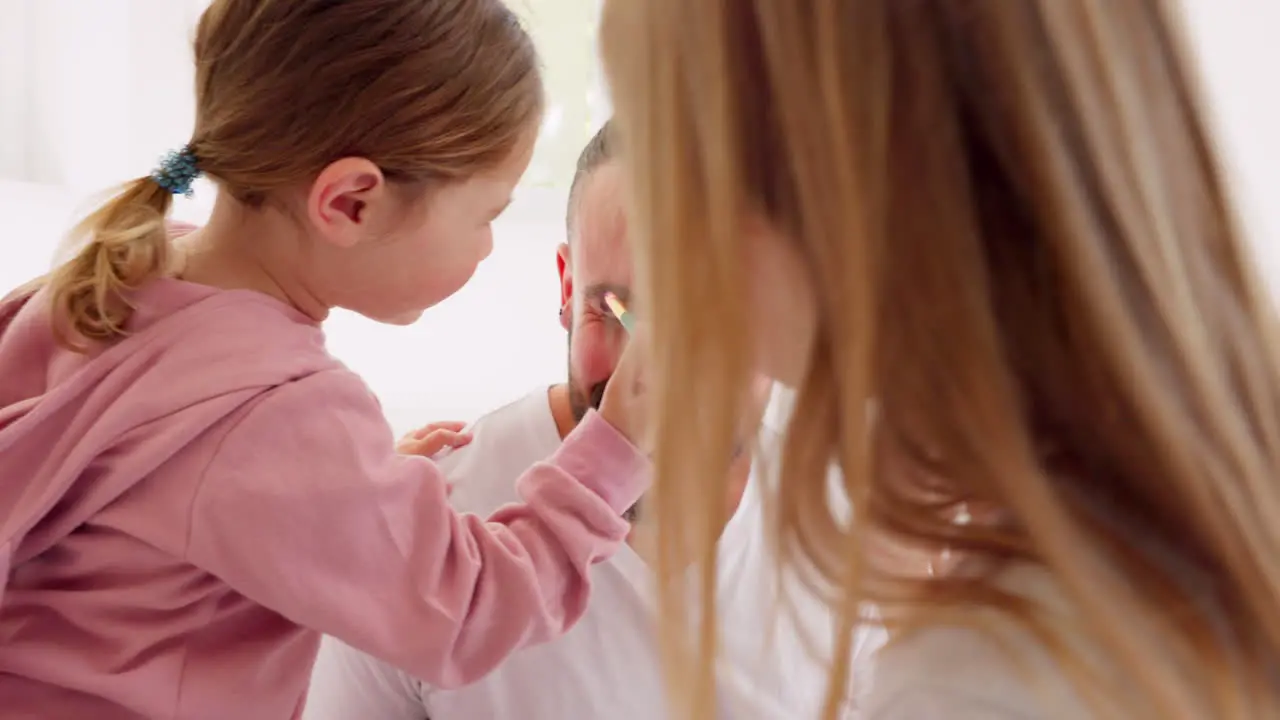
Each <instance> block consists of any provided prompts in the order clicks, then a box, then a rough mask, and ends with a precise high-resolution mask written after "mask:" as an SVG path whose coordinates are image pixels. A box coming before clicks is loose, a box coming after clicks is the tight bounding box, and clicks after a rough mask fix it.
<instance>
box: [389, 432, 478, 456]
mask: <svg viewBox="0 0 1280 720" xmlns="http://www.w3.org/2000/svg"><path fill="white" fill-rule="evenodd" d="M469 442H471V435H470V434H469V433H461V432H457V431H454V430H435V431H432V432H431V433H429V434H428V435H427V436H426V437H422V438H405V439H404V440H403V441H401V443H400V445H399V446H398V447H397V448H396V449H397V450H398V451H399V452H400V453H401V454H403V455H421V456H423V457H431V456H432V455H435V454H436V453H438V452H440V451H441V450H443V449H445V448H459V447H462V446H463V445H466V444H467V443H469Z"/></svg>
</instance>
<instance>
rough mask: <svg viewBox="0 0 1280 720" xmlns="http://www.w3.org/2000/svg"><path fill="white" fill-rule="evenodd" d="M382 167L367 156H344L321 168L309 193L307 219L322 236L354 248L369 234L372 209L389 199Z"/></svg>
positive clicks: (339, 245)
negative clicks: (366, 157) (365, 157)
mask: <svg viewBox="0 0 1280 720" xmlns="http://www.w3.org/2000/svg"><path fill="white" fill-rule="evenodd" d="M386 188H387V183H386V179H385V178H383V176H382V170H381V169H379V168H378V166H377V165H374V164H373V163H372V162H370V161H368V160H366V159H364V158H343V159H341V160H337V161H335V162H333V163H330V164H329V165H328V166H327V167H325V169H323V170H321V171H320V174H319V175H317V176H316V180H315V182H314V183H312V185H311V192H310V193H309V194H308V195H307V218H308V219H309V220H310V221H311V224H312V225H313V226H314V227H315V229H316V230H317V232H318V233H319V234H320V236H321V237H323V238H324V239H326V240H328V241H329V242H331V243H333V244H334V245H337V246H338V247H351V246H353V245H355V244H356V243H358V242H360V241H361V240H363V239H364V238H366V237H368V235H369V224H370V221H371V218H370V216H371V214H372V213H371V209H373V208H375V207H376V209H378V210H381V207H378V206H380V205H381V204H383V203H385V201H386Z"/></svg>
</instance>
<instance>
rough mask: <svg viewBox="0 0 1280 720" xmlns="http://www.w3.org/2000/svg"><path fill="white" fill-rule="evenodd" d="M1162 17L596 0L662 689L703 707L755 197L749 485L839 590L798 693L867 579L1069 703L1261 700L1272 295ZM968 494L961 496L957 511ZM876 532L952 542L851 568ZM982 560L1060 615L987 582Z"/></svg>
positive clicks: (866, 593)
mask: <svg viewBox="0 0 1280 720" xmlns="http://www.w3.org/2000/svg"><path fill="white" fill-rule="evenodd" d="M1179 20H1180V18H1178V17H1177V13H1176V12H1175V8H1174V7H1173V6H1172V5H1171V4H1170V3H1167V2H1159V1H1157V0H968V1H961V0H755V1H754V2H745V3H730V2H715V1H707V2H693V3H690V2H687V0H642V1H641V0H611V1H610V2H609V3H608V6H607V8H606V10H605V15H604V21H603V28H602V35H603V40H602V42H603V54H604V59H605V63H606V67H607V72H608V75H609V79H610V81H611V84H612V89H613V92H614V103H615V110H616V113H617V115H616V122H617V129H618V132H619V140H620V146H621V148H622V156H623V158H624V162H625V164H627V166H628V168H629V172H630V176H631V177H630V179H629V182H630V183H631V190H632V193H633V202H634V207H633V211H634V217H633V218H632V221H631V222H632V233H633V237H634V238H635V246H636V248H637V252H638V255H639V257H638V268H637V269H638V272H639V276H640V278H639V279H640V281H641V284H640V287H641V290H642V293H641V296H640V297H641V299H642V300H641V301H642V302H644V303H645V304H646V307H647V310H648V313H649V314H650V316H651V318H652V345H653V349H652V353H653V358H652V359H653V393H654V396H655V398H656V403H657V409H656V415H655V429H656V442H657V447H656V455H655V462H656V471H657V484H656V487H655V489H654V492H653V498H652V504H651V506H652V508H653V511H654V513H655V515H656V518H657V523H658V530H657V538H658V544H659V547H658V550H657V553H658V558H657V569H658V573H659V576H660V581H661V598H662V603H661V604H662V610H663V613H664V625H663V634H664V640H665V643H664V645H665V650H666V652H667V654H668V657H669V659H670V660H671V661H672V662H671V664H670V676H669V677H670V681H671V683H672V686H673V695H674V696H675V697H677V698H680V699H681V700H682V702H684V703H686V705H687V707H688V708H690V709H691V710H692V716H693V717H699V718H702V717H710V716H711V715H710V709H711V707H712V705H713V703H714V700H713V697H714V696H713V692H712V688H711V677H712V674H711V660H712V656H713V653H714V642H713V640H714V638H715V632H716V631H715V627H714V626H715V623H714V619H715V617H716V612H715V604H714V598H715V596H714V593H712V592H711V588H712V579H713V573H714V555H713V547H714V543H715V540H716V535H717V532H716V530H717V528H718V527H719V526H718V521H719V518H717V517H715V516H716V515H717V514H718V513H722V512H723V510H722V508H721V507H720V506H719V505H718V501H719V499H720V498H722V497H723V494H722V491H721V488H719V487H716V486H715V485H716V481H715V479H716V478H721V477H723V476H724V472H723V468H724V465H725V460H724V459H725V458H726V457H728V455H729V453H728V448H729V444H730V437H731V433H732V429H733V418H734V417H735V416H736V414H737V413H738V412H739V411H740V410H741V400H740V398H741V392H740V388H741V387H742V386H743V384H744V383H745V382H746V379H747V377H748V373H749V370H750V368H749V367H748V365H749V362H750V360H749V356H750V354H751V348H752V341H751V337H750V332H751V330H750V318H748V317H745V307H747V304H746V302H745V301H746V299H747V297H748V290H749V288H748V287H747V282H748V278H749V275H748V272H747V270H748V268H747V264H746V261H745V260H744V258H743V256H744V254H745V243H744V241H743V237H744V235H745V233H744V230H745V229H746V228H745V226H744V224H745V222H746V221H745V218H747V217H749V216H750V214H751V213H753V212H762V213H763V214H764V215H765V216H766V217H767V218H768V219H769V221H770V222H771V223H772V224H774V225H775V226H776V227H777V228H779V229H780V230H781V231H782V232H783V233H784V234H785V236H786V237H787V238H788V241H789V242H790V243H792V245H793V247H794V249H795V251H796V252H797V253H798V254H799V255H800V257H801V258H802V259H803V261H804V263H805V265H806V269H807V272H808V275H809V280H810V282H811V286H812V288H813V292H814V295H815V297H816V300H817V312H818V328H817V334H816V339H815V343H814V345H813V347H812V350H811V354H810V356H809V357H808V372H807V373H806V375H805V377H804V379H803V381H802V382H801V383H800V384H799V386H798V388H797V393H796V402H795V407H794V413H793V415H792V417H791V419H790V424H789V427H788V433H787V440H786V446H785V456H784V460H783V468H782V471H781V479H780V486H779V488H778V490H777V491H776V493H774V494H773V495H772V497H771V498H770V503H771V508H772V511H773V513H774V515H775V518H776V520H777V527H776V537H775V540H776V541H777V543H778V547H779V558H780V563H782V565H784V566H787V567H788V568H800V569H802V570H807V572H806V573H805V577H807V578H808V579H809V581H810V583H811V585H812V586H813V589H815V590H816V591H817V592H819V593H820V595H821V596H822V597H823V598H824V599H825V600H826V602H827V603H828V604H829V605H830V606H831V607H832V609H833V610H834V611H835V612H836V613H838V615H839V618H840V620H841V632H840V633H839V635H838V637H837V641H838V647H837V652H836V657H835V662H834V664H833V667H832V668H831V678H832V685H831V693H830V696H829V698H828V706H827V715H828V717H831V716H833V715H834V712H835V704H836V702H837V701H838V699H839V698H840V697H841V695H842V694H843V690H844V687H843V686H844V684H845V682H846V678H847V677H848V675H849V670H850V667H849V655H850V643H851V635H852V631H853V630H854V629H855V628H856V627H857V626H858V624H859V622H860V617H859V613H860V608H863V607H865V606H866V605H865V603H867V602H873V603H876V604H877V606H878V608H879V611H880V614H881V616H882V619H883V622H884V624H885V625H886V626H887V627H888V628H889V629H890V631H891V632H892V633H893V635H894V637H901V636H902V635H903V634H905V633H908V632H910V631H913V630H918V629H921V628H925V627H930V626H937V625H942V624H947V625H965V626H977V627H979V628H985V629H987V630H994V629H996V628H997V626H998V624H999V623H996V624H993V622H992V620H993V619H995V620H998V621H1000V622H1005V621H1009V620H1012V621H1014V623H1015V627H1019V628H1021V629H1022V630H1024V631H1026V632H1027V633H1028V634H1029V637H1031V638H1034V639H1035V641H1036V642H1038V643H1039V644H1040V645H1042V646H1043V647H1044V648H1045V649H1046V650H1047V651H1048V652H1049V653H1050V655H1051V656H1052V657H1053V658H1054V659H1055V660H1056V661H1057V662H1058V663H1059V664H1060V666H1061V667H1062V668H1063V670H1064V671H1065V672H1066V673H1067V675H1068V677H1069V678H1071V679H1072V680H1073V681H1074V683H1075V685H1076V687H1077V688H1078V689H1079V690H1080V691H1081V692H1082V694H1083V695H1084V697H1085V698H1086V699H1087V700H1088V701H1089V702H1090V703H1091V704H1092V705H1093V707H1094V708H1096V709H1097V710H1098V712H1099V713H1100V714H1112V713H1114V714H1115V715H1118V716H1125V717H1162V718H1192V717H1196V718H1203V717H1214V718H1259V717H1272V716H1276V714H1277V713H1280V704H1278V702H1277V698H1276V690H1275V686H1274V684H1273V683H1272V680H1273V679H1274V676H1273V675H1271V674H1270V673H1271V672H1272V671H1273V670H1274V669H1275V666H1274V662H1275V660H1276V657H1277V648H1280V611H1278V608H1280V565H1278V563H1280V533H1278V532H1277V527H1280V482H1277V474H1276V473H1277V469H1278V468H1280V462H1278V460H1280V455H1278V454H1280V412H1278V410H1280V407H1278V402H1280V384H1278V383H1277V367H1278V365H1277V343H1276V338H1275V333H1274V328H1275V317H1274V316H1273V310H1272V306H1271V304H1270V299H1269V298H1268V297H1267V295H1266V293H1265V292H1264V289H1263V285H1262V284H1261V283H1260V282H1259V279H1258V278H1257V277H1255V275H1254V271H1253V269H1252V268H1251V264H1250V261H1249V257H1248V253H1247V249H1246V241H1245V239H1244V238H1243V237H1242V235H1241V232H1240V230H1239V229H1238V227H1237V223H1236V220H1235V218H1234V216H1233V211H1232V208H1231V207H1230V203H1229V201H1228V198H1227V192H1226V189H1225V182H1224V180H1223V175H1222V169H1221V166H1220V163H1219V161H1218V160H1217V158H1216V157H1215V152H1214V148H1213V146H1212V142H1211V138H1210V136H1209V133H1208V131H1207V129H1206V120H1205V117H1204V112H1203V110H1202V108H1201V101H1200V99H1199V94H1198V92H1197V88H1196V87H1195V82H1193V73H1192V67H1191V63H1190V62H1189V60H1188V57H1189V55H1188V52H1187V50H1186V48H1185V40H1184V38H1183V36H1182V32H1181V28H1180V27H1179V25H1178V22H1179ZM873 400H874V407H875V408H876V409H877V412H876V413H875V414H874V426H873V425H872V419H871V417H870V416H869V413H868V412H867V408H868V407H869V406H872V401H873ZM830 462H835V463H836V464H837V465H838V467H839V469H840V471H841V472H842V475H843V492H844V494H845V495H847V497H848V499H849V500H851V501H852V507H853V518H852V522H848V521H847V518H844V517H841V516H840V513H839V512H837V511H836V510H835V509H833V505H832V501H831V497H830V495H829V492H828V490H829V487H828V484H827V481H826V470H827V468H828V465H829V463H830ZM966 506H967V507H970V508H986V509H987V510H989V512H986V513H979V514H977V515H976V516H977V517H982V518H985V521H981V522H972V523H968V524H960V523H957V522H955V521H954V519H955V517H956V513H957V512H958V511H959V509H961V508H963V507H966ZM882 540H883V541H887V542H888V543H890V544H892V545H894V546H897V547H903V548H906V549H909V550H911V551H913V552H920V553H924V554H925V555H926V556H935V555H939V556H941V555H943V554H945V553H948V552H949V553H954V554H956V555H957V556H960V557H964V558H966V559H967V560H970V561H973V567H974V568H976V569H975V570H971V571H969V572H966V573H964V574H959V573H953V574H945V573H944V574H941V575H939V576H937V577H928V576H926V575H922V574H920V573H917V572H914V571H913V570H912V569H911V568H908V567H906V566H904V565H900V564H895V563H889V562H876V561H875V558H876V557H877V554H876V553H873V552H871V551H870V547H871V545H872V544H873V543H874V542H879V541H882ZM691 559H692V560H696V561H698V562H699V563H700V564H701V568H702V572H701V582H700V583H698V588H694V589H695V590H698V589H699V588H700V592H698V595H699V596H700V598H701V604H700V606H698V607H697V608H696V609H695V610H694V611H693V612H692V615H691V613H690V608H689V607H688V605H687V602H686V600H687V598H688V597H689V594H688V592H689V590H690V588H688V587H685V585H686V584H687V583H688V580H686V575H685V574H684V573H681V572H679V571H678V569H679V568H683V567H685V565H686V563H687V562H688V561H689V560H691ZM1013 562H1026V563H1030V564H1032V565H1033V566H1039V567H1042V568H1044V569H1045V570H1047V572H1048V573H1049V574H1050V576H1051V577H1052V578H1053V580H1054V582H1055V584H1056V586H1057V587H1058V588H1059V589H1060V590H1061V592H1062V594H1063V597H1064V599H1065V600H1066V601H1067V603H1068V608H1069V610H1070V611H1069V612H1068V613H1065V614H1064V613H1060V612H1058V609H1056V608H1052V607H1048V606H1046V605H1044V604H1041V603H1036V602H1032V601H1029V600H1028V599H1027V598H1025V597H1023V596H1021V595H1016V594H1013V593H1011V592H1009V591H1007V590H1005V589H1002V588H1001V587H1000V586H999V585H998V584H997V583H996V582H995V577H996V574H997V573H998V572H999V571H1000V570H1001V569H1003V568H1007V567H1009V566H1010V563H1013ZM691 616H692V617H700V618H705V619H707V620H708V622H705V623H700V624H699V623H697V622H695V621H693V620H691ZM693 626H698V627H699V629H698V631H697V632H696V633H694V632H692V630H693ZM691 636H692V637H697V638H698V641H697V642H695V643H694V647H692V648H691V647H690V644H689V638H690V637H691ZM1090 650H1092V651H1098V652H1099V653H1100V654H1101V656H1102V657H1104V658H1107V659H1108V661H1109V662H1110V663H1111V665H1108V666H1107V667H1106V668H1105V669H1103V668H1102V667H1100V666H1093V667H1091V665H1092V664H1093V663H1092V660H1091V658H1092V656H1091V655H1090V652H1089V651H1090Z"/></svg>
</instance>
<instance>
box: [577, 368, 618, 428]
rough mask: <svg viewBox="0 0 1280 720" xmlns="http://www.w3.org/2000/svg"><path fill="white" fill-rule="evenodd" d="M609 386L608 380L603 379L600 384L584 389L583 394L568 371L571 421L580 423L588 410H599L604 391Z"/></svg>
mask: <svg viewBox="0 0 1280 720" xmlns="http://www.w3.org/2000/svg"><path fill="white" fill-rule="evenodd" d="M608 384H609V379H608V378H605V379H604V380H601V381H600V382H598V383H596V384H594V385H592V386H591V387H589V388H587V389H586V394H583V391H582V388H581V387H579V385H578V381H577V378H575V377H574V376H573V369H572V368H570V370H569V408H570V409H571V410H572V411H573V419H574V420H575V421H577V422H582V418H584V417H586V416H587V411H588V410H592V409H594V410H599V409H600V403H601V402H603V401H604V389H605V387H606V386H607V385H608Z"/></svg>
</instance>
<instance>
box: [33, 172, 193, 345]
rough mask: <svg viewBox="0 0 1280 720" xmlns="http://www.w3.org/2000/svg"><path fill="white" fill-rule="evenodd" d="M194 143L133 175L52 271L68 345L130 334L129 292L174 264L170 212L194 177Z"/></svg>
mask: <svg viewBox="0 0 1280 720" xmlns="http://www.w3.org/2000/svg"><path fill="white" fill-rule="evenodd" d="M197 174H198V171H196V169H195V162H194V156H193V155H192V154H191V152H190V150H189V149H187V150H184V151H182V152H181V153H175V154H173V155H170V156H169V158H167V159H166V160H165V162H164V164H163V165H162V166H161V167H160V169H158V170H157V171H156V172H155V173H153V174H152V175H150V176H148V177H145V178H140V179H138V180H134V181H133V182H131V183H129V184H128V185H126V186H125V187H124V188H123V189H122V190H121V192H120V193H119V194H118V195H116V196H115V197H114V198H112V199H111V200H110V201H109V202H107V204H106V205H104V206H102V207H101V208H99V209H98V210H97V211H96V212H94V213H93V214H92V215H90V216H89V217H87V218H85V219H84V221H82V222H81V223H80V224H79V225H78V226H77V227H76V229H75V231H74V233H75V236H76V237H81V238H86V239H87V243H86V244H85V246H84V247H83V248H81V250H80V252H79V253H77V254H76V256H75V257H73V258H71V259H70V260H68V261H67V262H65V263H63V264H62V265H61V266H60V267H58V268H57V269H56V270H54V271H53V273H52V274H50V276H49V280H48V286H47V287H48V290H49V295H50V298H51V299H52V305H53V309H52V313H53V324H54V329H55V331H56V332H57V333H58V335H59V337H60V339H61V340H62V341H63V342H64V343H65V344H66V345H68V346H69V347H72V348H76V349H82V350H83V349H86V348H85V345H86V342H85V341H91V342H92V341H105V342H109V341H111V340H115V339H117V338H120V337H123V336H124V335H126V332H125V329H124V327H125V323H126V322H127V321H128V319H129V314H130V313H131V312H132V311H133V307H132V306H131V305H130V301H129V293H130V292H131V291H134V290H136V289H138V288H139V287H141V286H142V285H143V284H145V283H146V282H147V281H148V280H152V279H154V278H157V277H160V276H162V275H163V274H164V273H165V272H166V271H167V270H168V267H169V235H168V232H167V230H166V227H165V218H166V217H167V216H168V214H169V208H170V207H172V205H173V196H174V194H177V193H187V192H189V191H190V187H191V181H192V180H193V179H194V178H195V177H196V175H197Z"/></svg>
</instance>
